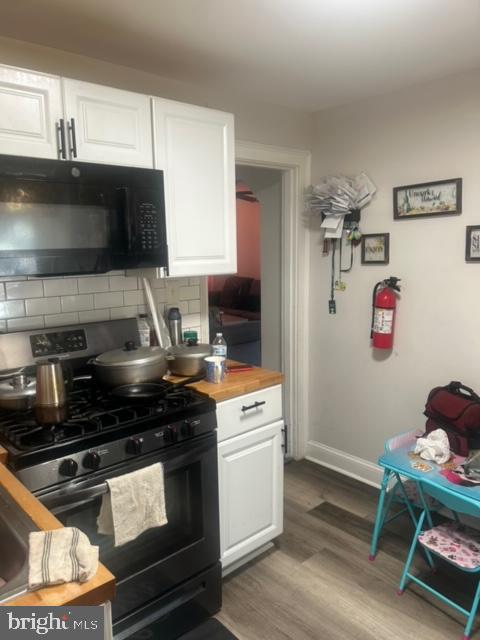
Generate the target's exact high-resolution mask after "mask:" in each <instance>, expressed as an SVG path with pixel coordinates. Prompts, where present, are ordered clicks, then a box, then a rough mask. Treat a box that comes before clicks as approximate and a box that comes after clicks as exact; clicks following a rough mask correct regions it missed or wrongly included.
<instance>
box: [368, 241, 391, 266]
mask: <svg viewBox="0 0 480 640" xmlns="http://www.w3.org/2000/svg"><path fill="white" fill-rule="evenodd" d="M389 259H390V234H389V233H367V234H364V235H363V236H362V264H388V261H389Z"/></svg>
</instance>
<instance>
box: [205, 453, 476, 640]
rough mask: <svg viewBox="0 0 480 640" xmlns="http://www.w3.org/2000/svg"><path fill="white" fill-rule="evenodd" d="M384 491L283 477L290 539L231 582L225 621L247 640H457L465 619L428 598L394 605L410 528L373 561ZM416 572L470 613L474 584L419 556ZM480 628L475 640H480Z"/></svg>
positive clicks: (337, 478) (403, 525) (391, 537)
mask: <svg viewBox="0 0 480 640" xmlns="http://www.w3.org/2000/svg"><path fill="white" fill-rule="evenodd" d="M377 497H378V492H377V490H376V489H374V488H372V487H369V486H367V485H364V484H362V483H360V482H357V481H355V480H351V479H350V478H347V477H345V476H343V475H340V474H337V473H335V472H333V471H330V470H328V469H324V468H322V467H320V466H318V465H315V464H313V463H311V462H307V461H302V462H291V463H289V464H287V466H286V468H285V532H284V533H283V535H282V536H280V538H278V539H277V540H276V542H275V548H274V549H272V550H271V551H269V552H267V553H266V554H264V555H263V556H261V557H260V558H257V559H256V560H255V561H252V562H251V563H250V564H249V565H246V566H244V567H242V568H241V569H239V570H238V571H237V572H236V573H234V574H231V575H230V576H228V577H227V578H226V579H225V581H224V588H223V608H222V611H221V612H220V614H219V615H218V616H217V617H218V618H219V620H220V621H221V622H222V623H223V624H224V625H225V626H226V627H227V628H228V629H230V630H231V631H232V632H233V633H234V634H235V635H236V636H237V637H238V638H239V640H277V639H278V640H317V639H318V640H346V639H347V638H348V639H349V640H383V639H384V638H385V639H387V638H388V640H407V639H408V640H410V639H411V640H413V639H415V640H422V639H423V638H425V639H428V640H432V639H434V640H444V639H445V640H447V639H448V640H452V639H454V638H461V637H462V633H463V626H464V624H465V619H464V618H463V617H462V616H460V615H459V614H457V613H456V612H454V611H453V610H452V609H451V608H449V607H446V606H445V605H442V604H441V603H440V602H439V600H438V599H436V598H433V597H432V596H430V595H429V594H428V593H427V592H426V591H425V590H422V589H419V588H418V587H416V586H412V585H409V587H408V589H407V591H406V593H405V594H404V595H403V596H402V597H398V596H397V595H396V591H397V587H398V582H399V579H400V575H401V571H402V568H403V563H404V560H405V557H406V553H407V549H408V545H409V541H410V539H411V535H412V527H411V525H410V521H409V520H408V518H404V516H401V517H399V518H398V519H397V520H396V521H395V522H394V523H392V524H391V525H389V527H388V530H387V531H386V532H385V533H384V535H383V537H382V539H381V542H380V549H379V553H378V556H377V559H376V561H375V562H374V563H370V562H369V561H368V549H369V542H370V535H371V530H372V525H373V520H374V516H375V508H376V502H377ZM415 572H417V573H421V574H422V576H423V577H424V578H425V577H426V576H428V582H429V583H430V584H432V586H435V587H437V588H439V589H440V590H442V591H443V592H445V593H446V594H447V595H449V596H450V597H453V598H454V599H456V600H457V601H458V602H459V603H460V604H463V606H465V605H466V604H468V605H469V604H470V598H471V597H472V594H473V583H472V582H471V581H469V580H465V577H464V576H465V574H462V573H461V572H459V571H454V570H452V568H451V567H448V566H447V565H440V566H439V568H438V572H437V573H436V575H432V574H431V573H430V572H429V571H428V567H427V565H426V563H425V562H424V560H423V559H422V557H421V556H419V555H418V554H417V558H416V561H415ZM479 629H480V625H479V623H478V622H477V624H476V626H475V627H474V633H473V636H472V640H476V639H477V638H478V639H479V640H480V630H479Z"/></svg>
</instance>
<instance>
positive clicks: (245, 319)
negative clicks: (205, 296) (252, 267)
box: [209, 276, 261, 365]
mask: <svg viewBox="0 0 480 640" xmlns="http://www.w3.org/2000/svg"><path fill="white" fill-rule="evenodd" d="M209 307H210V341H213V339H214V338H215V334H216V333H218V332H221V333H223V336H224V338H225V340H226V342H227V345H228V354H229V357H231V358H233V359H239V360H242V361H243V362H249V363H250V364H256V365H259V364H260V359H261V355H260V351H261V349H260V345H261V342H260V340H261V287H260V280H256V279H254V278H248V277H244V276H230V277H228V278H227V279H226V280H225V283H224V285H223V288H222V289H221V290H220V291H210V292H209Z"/></svg>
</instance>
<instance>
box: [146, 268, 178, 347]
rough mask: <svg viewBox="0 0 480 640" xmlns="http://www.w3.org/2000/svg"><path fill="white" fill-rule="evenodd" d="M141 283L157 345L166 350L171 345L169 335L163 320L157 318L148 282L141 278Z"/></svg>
mask: <svg viewBox="0 0 480 640" xmlns="http://www.w3.org/2000/svg"><path fill="white" fill-rule="evenodd" d="M142 281H143V290H144V291H145V298H146V300H147V306H148V310H149V312H150V316H151V318H152V323H153V328H154V330H155V334H156V336H157V341H158V344H159V345H160V346H161V347H163V348H164V349H166V348H167V347H169V346H170V345H171V344H172V342H171V340H170V334H169V332H168V329H167V325H166V324H165V320H164V319H163V318H162V316H160V318H159V317H158V313H157V307H156V305H155V300H154V298H153V293H152V287H151V286H150V281H149V280H148V278H142Z"/></svg>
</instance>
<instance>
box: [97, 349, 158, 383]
mask: <svg viewBox="0 0 480 640" xmlns="http://www.w3.org/2000/svg"><path fill="white" fill-rule="evenodd" d="M93 364H94V366H95V376H96V378H97V380H98V381H99V383H100V384H102V385H104V386H106V387H119V386H121V385H124V384H139V383H141V382H152V381H154V380H160V379H161V378H162V376H164V375H165V373H166V372H167V352H166V351H165V350H164V349H162V348H161V347H137V346H136V345H135V343H134V342H132V341H130V342H126V343H125V347H124V348H123V349H114V350H113V351H106V352H105V353H102V354H101V355H99V356H97V357H96V358H94V360H93Z"/></svg>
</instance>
